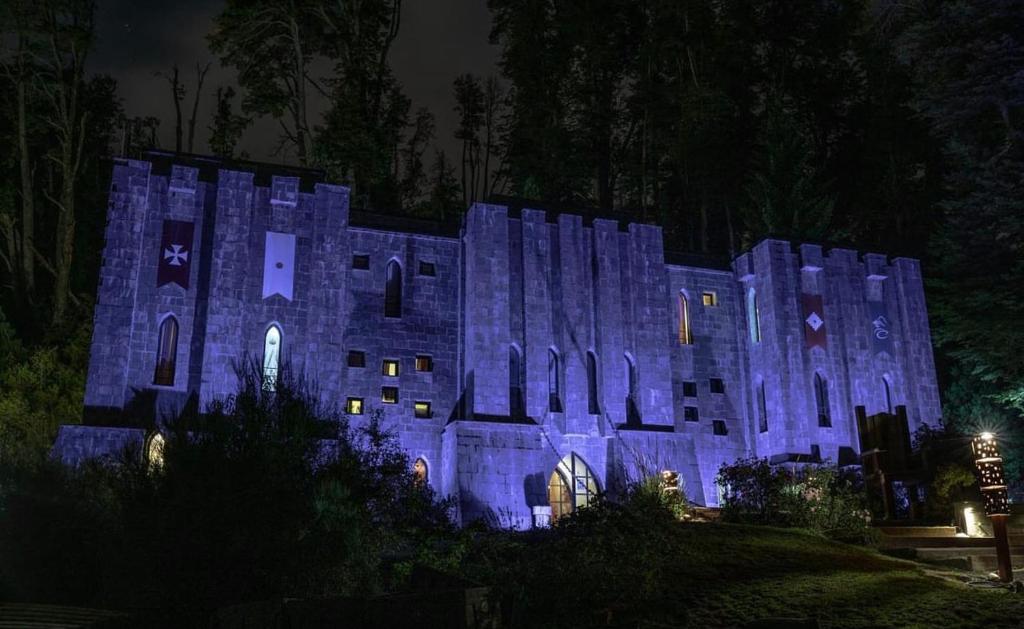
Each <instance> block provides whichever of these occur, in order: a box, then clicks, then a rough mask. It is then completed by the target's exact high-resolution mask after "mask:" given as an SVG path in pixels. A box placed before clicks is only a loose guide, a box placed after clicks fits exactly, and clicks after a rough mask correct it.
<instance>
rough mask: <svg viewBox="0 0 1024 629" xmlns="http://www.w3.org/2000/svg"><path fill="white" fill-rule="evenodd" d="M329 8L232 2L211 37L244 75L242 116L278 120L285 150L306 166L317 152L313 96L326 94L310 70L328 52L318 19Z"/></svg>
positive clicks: (307, 0)
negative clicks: (314, 91) (321, 52)
mask: <svg viewBox="0 0 1024 629" xmlns="http://www.w3.org/2000/svg"><path fill="white" fill-rule="evenodd" d="M327 4H329V3H326V2H318V1H316V0H286V1H283V2H278V1H277V0H255V1H250V0H228V2H227V5H226V6H225V7H224V10H223V11H221V13H220V14H219V15H218V16H217V17H216V18H215V19H214V30H213V32H212V33H211V34H210V36H209V42H210V47H211V49H212V50H213V52H215V53H217V54H219V55H220V56H221V62H222V63H224V64H226V65H228V66H231V67H233V68H235V69H236V70H237V71H238V84H239V85H240V86H241V87H242V88H243V89H244V90H245V95H244V98H243V100H242V110H243V111H244V112H245V113H247V114H256V115H260V116H270V117H272V118H274V119H275V120H276V121H277V122H278V124H279V126H280V128H281V133H282V136H281V145H280V146H279V149H283V148H284V147H290V148H291V149H294V151H295V156H296V159H297V160H298V162H299V164H300V165H303V166H305V165H307V164H308V163H309V161H310V158H311V155H312V153H313V149H314V147H313V133H312V128H311V127H310V124H309V108H310V104H309V91H310V89H322V88H320V87H319V86H318V84H317V82H316V80H315V79H314V78H313V77H312V76H311V69H310V64H311V61H312V59H313V57H314V55H315V54H316V53H317V51H318V50H319V49H320V47H321V46H322V41H323V40H322V38H321V33H322V26H321V24H320V23H319V18H318V14H319V12H320V11H325V10H326V9H325V5H327ZM339 4H342V3H339ZM343 4H345V5H347V4H349V3H343Z"/></svg>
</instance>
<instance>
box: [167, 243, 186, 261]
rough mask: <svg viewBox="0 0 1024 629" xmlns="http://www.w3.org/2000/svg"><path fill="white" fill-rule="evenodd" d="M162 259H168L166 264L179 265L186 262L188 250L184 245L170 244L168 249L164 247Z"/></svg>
mask: <svg viewBox="0 0 1024 629" xmlns="http://www.w3.org/2000/svg"><path fill="white" fill-rule="evenodd" d="M164 260H170V262H168V263H167V264H170V265H171V266H181V264H182V263H183V262H188V251H187V250H186V249H185V246H184V245H171V248H170V249H164Z"/></svg>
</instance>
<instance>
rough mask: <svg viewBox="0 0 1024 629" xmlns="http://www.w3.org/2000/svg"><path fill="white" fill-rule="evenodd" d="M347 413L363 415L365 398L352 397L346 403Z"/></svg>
mask: <svg viewBox="0 0 1024 629" xmlns="http://www.w3.org/2000/svg"><path fill="white" fill-rule="evenodd" d="M345 412H346V413H348V414H349V415H362V414H363V398H361V397H350V398H349V399H348V400H347V401H346V402H345Z"/></svg>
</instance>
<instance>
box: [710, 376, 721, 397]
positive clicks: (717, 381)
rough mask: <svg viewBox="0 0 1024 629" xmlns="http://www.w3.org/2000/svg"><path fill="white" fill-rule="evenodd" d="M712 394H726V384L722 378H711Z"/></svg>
mask: <svg viewBox="0 0 1024 629" xmlns="http://www.w3.org/2000/svg"><path fill="white" fill-rule="evenodd" d="M709 384H710V385H711V392H712V393H725V383H724V382H722V379H721V378H711V380H710V381H709Z"/></svg>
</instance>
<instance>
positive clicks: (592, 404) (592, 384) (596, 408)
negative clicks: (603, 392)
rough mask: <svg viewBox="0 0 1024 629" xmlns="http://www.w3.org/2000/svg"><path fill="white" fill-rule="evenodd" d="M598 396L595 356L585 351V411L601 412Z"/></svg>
mask: <svg viewBox="0 0 1024 629" xmlns="http://www.w3.org/2000/svg"><path fill="white" fill-rule="evenodd" d="M600 399H601V398H600V396H599V395H598V390H597V356H596V355H595V354H594V352H587V411H588V412H589V413H590V414H591V415H600V414H601V403H600Z"/></svg>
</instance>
